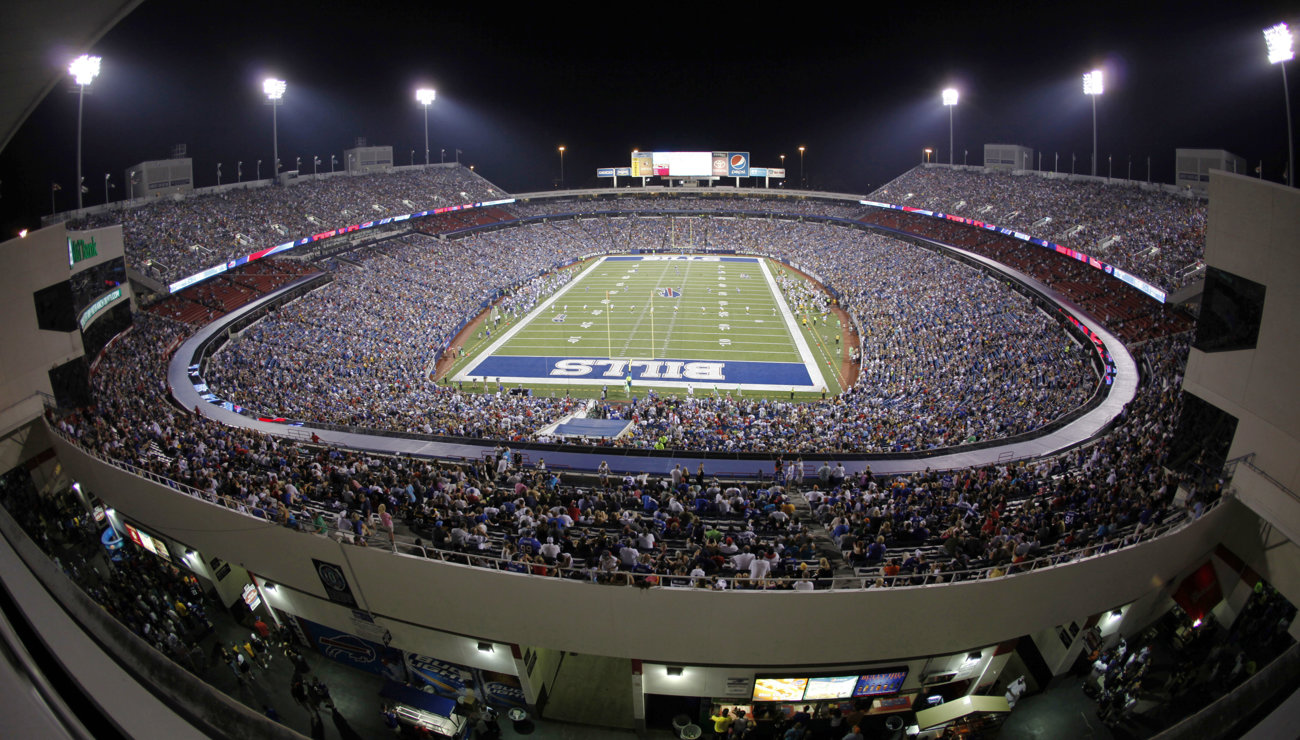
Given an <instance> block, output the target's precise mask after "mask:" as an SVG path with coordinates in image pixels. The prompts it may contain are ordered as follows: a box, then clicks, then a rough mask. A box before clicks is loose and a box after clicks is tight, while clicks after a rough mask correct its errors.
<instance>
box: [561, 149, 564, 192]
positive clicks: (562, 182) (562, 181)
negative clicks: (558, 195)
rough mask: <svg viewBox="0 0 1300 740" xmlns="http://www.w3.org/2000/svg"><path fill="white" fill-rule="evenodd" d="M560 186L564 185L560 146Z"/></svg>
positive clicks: (562, 156) (562, 155)
mask: <svg viewBox="0 0 1300 740" xmlns="http://www.w3.org/2000/svg"><path fill="white" fill-rule="evenodd" d="M560 187H564V147H560Z"/></svg>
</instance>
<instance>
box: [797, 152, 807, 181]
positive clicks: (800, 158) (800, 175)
mask: <svg viewBox="0 0 1300 740" xmlns="http://www.w3.org/2000/svg"><path fill="white" fill-rule="evenodd" d="M804 149H807V147H802V146H801V147H799V187H801V188H807V187H808V182H807V181H806V180H805V179H804V176H803V151H804Z"/></svg>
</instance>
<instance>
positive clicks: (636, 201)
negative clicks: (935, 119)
mask: <svg viewBox="0 0 1300 740" xmlns="http://www.w3.org/2000/svg"><path fill="white" fill-rule="evenodd" d="M510 208H511V210H512V211H514V213H515V214H517V215H518V216H519V217H520V218H537V217H540V216H549V215H551V214H572V213H578V214H596V213H655V212H659V213H673V212H678V211H680V212H684V213H735V214H741V213H750V214H767V213H781V214H788V215H797V216H825V217H833V218H848V219H852V218H856V217H857V216H859V215H861V214H862V213H863V212H864V211H866V210H867V206H862V205H859V204H858V203H855V202H853V201H834V200H827V199H821V200H819V199H813V198H808V197H804V196H790V195H784V194H781V195H777V194H771V195H767V194H752V193H747V194H744V195H741V194H737V193H729V192H725V191H723V192H718V193H716V194H710V195H679V194H676V193H657V192H640V191H637V190H620V191H610V192H608V193H606V192H604V191H601V192H599V193H598V194H596V195H593V196H586V197H568V198H545V199H537V200H529V201H526V202H519V203H515V204H512V205H511V207H510Z"/></svg>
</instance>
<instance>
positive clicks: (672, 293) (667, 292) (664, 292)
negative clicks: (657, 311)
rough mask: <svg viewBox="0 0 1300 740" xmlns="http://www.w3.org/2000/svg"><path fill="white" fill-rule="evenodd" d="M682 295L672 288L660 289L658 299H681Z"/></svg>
mask: <svg viewBox="0 0 1300 740" xmlns="http://www.w3.org/2000/svg"><path fill="white" fill-rule="evenodd" d="M681 296H682V294H681V293H680V292H678V291H677V290H675V289H673V288H660V289H659V297H660V298H681Z"/></svg>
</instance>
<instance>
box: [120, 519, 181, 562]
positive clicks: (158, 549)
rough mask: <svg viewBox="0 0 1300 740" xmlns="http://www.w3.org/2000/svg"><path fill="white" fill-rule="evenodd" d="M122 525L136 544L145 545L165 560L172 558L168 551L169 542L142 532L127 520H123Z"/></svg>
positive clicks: (144, 546) (145, 547)
mask: <svg viewBox="0 0 1300 740" xmlns="http://www.w3.org/2000/svg"><path fill="white" fill-rule="evenodd" d="M122 526H123V527H125V528H126V536H127V537H128V538H129V539H130V540H131V541H132V542H134V543H135V544H137V545H139V546H140V547H143V548H144V549H146V550H148V551H149V552H151V553H153V554H154V555H157V556H158V557H160V558H162V559H163V560H171V559H172V556H171V554H170V553H168V552H167V544H166V543H165V542H163V541H162V540H160V539H158V538H157V537H154V536H152V535H150V534H149V533H147V532H142V531H141V530H139V529H136V528H135V527H133V526H131V525H130V524H128V523H126V522H122Z"/></svg>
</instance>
